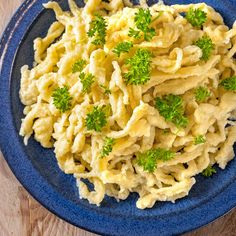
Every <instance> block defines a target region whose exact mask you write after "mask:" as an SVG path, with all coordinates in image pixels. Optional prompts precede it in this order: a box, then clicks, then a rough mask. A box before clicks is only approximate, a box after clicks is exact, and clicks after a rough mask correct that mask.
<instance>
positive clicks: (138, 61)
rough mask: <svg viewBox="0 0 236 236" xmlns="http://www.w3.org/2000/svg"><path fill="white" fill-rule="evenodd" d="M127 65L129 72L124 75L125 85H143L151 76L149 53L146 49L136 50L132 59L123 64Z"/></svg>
mask: <svg viewBox="0 0 236 236" xmlns="http://www.w3.org/2000/svg"><path fill="white" fill-rule="evenodd" d="M125 64H126V65H129V71H128V72H127V73H125V74H124V79H125V82H126V83H127V84H135V85H140V84H145V83H146V82H147V81H148V80H150V74H151V67H150V65H151V52H150V51H149V50H147V49H138V51H137V52H136V53H135V54H134V56H133V57H131V58H129V59H128V60H126V62H125Z"/></svg>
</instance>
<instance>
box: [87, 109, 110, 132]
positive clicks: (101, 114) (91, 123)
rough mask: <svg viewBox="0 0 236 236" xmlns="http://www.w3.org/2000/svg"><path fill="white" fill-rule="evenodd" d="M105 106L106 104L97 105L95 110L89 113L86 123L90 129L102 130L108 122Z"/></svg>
mask: <svg viewBox="0 0 236 236" xmlns="http://www.w3.org/2000/svg"><path fill="white" fill-rule="evenodd" d="M105 108H106V107H105V106H102V107H98V106H95V107H94V108H93V110H92V111H91V112H90V113H88V114H87V117H86V121H85V123H86V127H87V129H88V130H95V131H97V132H101V131H102V128H103V127H104V126H105V125H106V124H107V116H106V109H105Z"/></svg>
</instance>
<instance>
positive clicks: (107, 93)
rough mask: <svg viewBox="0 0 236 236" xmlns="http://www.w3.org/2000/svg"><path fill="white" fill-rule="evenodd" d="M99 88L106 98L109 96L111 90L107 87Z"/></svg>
mask: <svg viewBox="0 0 236 236" xmlns="http://www.w3.org/2000/svg"><path fill="white" fill-rule="evenodd" d="M100 87H101V88H102V89H103V90H104V94H105V95H107V96H108V95H109V94H111V90H110V89H109V88H108V87H107V86H105V85H103V84H100Z"/></svg>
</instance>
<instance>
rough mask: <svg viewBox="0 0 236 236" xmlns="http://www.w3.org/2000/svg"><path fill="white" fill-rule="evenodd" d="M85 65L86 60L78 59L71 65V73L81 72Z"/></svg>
mask: <svg viewBox="0 0 236 236" xmlns="http://www.w3.org/2000/svg"><path fill="white" fill-rule="evenodd" d="M85 65H86V61H85V60H83V59H80V60H78V61H77V62H75V64H74V65H73V66H72V73H76V72H81V71H82V70H83V69H84V67H85Z"/></svg>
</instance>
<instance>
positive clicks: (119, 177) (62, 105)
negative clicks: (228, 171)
mask: <svg viewBox="0 0 236 236" xmlns="http://www.w3.org/2000/svg"><path fill="white" fill-rule="evenodd" d="M124 2H126V4H127V5H126V6H125V5H124V3H123V1H121V0H111V1H101V0H88V1H87V3H86V5H85V6H84V8H79V7H78V6H77V5H76V3H75V2H74V1H73V0H69V7H70V11H63V10H62V9H61V8H60V6H59V5H58V3H56V2H48V3H47V4H44V7H45V8H47V9H53V10H54V12H55V14H56V19H57V20H56V21H55V22H54V23H53V24H52V25H51V27H50V29H49V31H48V33H47V35H46V36H45V37H44V38H37V39H35V41H34V50H35V62H34V66H33V68H31V69H29V67H28V66H27V65H25V66H23V67H22V70H21V73H22V78H21V88H20V99H21V101H22V103H23V104H24V105H25V109H24V115H25V117H24V119H23V120H22V125H21V129H20V135H22V136H24V142H25V144H27V142H28V139H29V138H30V137H31V136H32V135H33V136H34V138H35V140H37V141H38V142H39V143H40V144H41V145H42V146H43V147H45V148H52V147H54V152H55V155H56V158H57V161H58V165H59V166H60V168H61V170H62V171H64V172H65V173H66V174H73V175H74V177H75V178H76V180H77V185H78V188H79V192H80V197H81V198H84V199H87V200H88V201H89V202H90V203H91V204H96V205H100V204H101V203H102V201H103V199H104V197H105V195H108V196H111V197H114V198H116V199H117V200H124V199H126V198H127V197H128V196H129V194H130V193H132V192H136V193H138V195H139V199H138V201H137V207H138V208H140V209H145V208H151V207H153V206H154V204H155V203H156V202H158V201H172V202H174V201H175V200H176V199H179V198H182V197H185V196H187V195H188V194H189V191H190V190H191V188H192V186H193V185H194V184H195V182H196V180H195V176H196V175H198V174H200V173H202V174H203V175H204V176H206V177H210V176H212V175H213V174H215V173H216V169H215V166H216V165H218V166H219V167H220V168H222V169H224V168H225V167H226V165H227V163H228V162H229V161H230V160H232V159H233V158H234V151H233V145H234V142H235V139H236V127H235V126H234V125H235V121H234V119H235V108H236V93H235V91H236V62H235V59H234V57H233V56H234V54H235V52H236V25H233V27H232V29H229V28H228V27H227V26H226V25H225V24H224V21H223V18H222V17H221V15H220V14H219V13H217V12H216V11H215V10H214V9H213V8H212V7H210V6H208V5H206V4H204V3H201V4H190V5H172V6H167V5H164V4H163V3H161V2H160V3H158V4H155V5H153V6H151V7H148V6H147V4H146V3H145V1H141V5H139V6H131V4H130V3H129V2H128V1H124ZM127 6H128V7H127ZM88 182H90V183H91V184H92V185H93V189H91V188H90V187H89V184H88ZM203 194H204V193H203Z"/></svg>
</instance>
